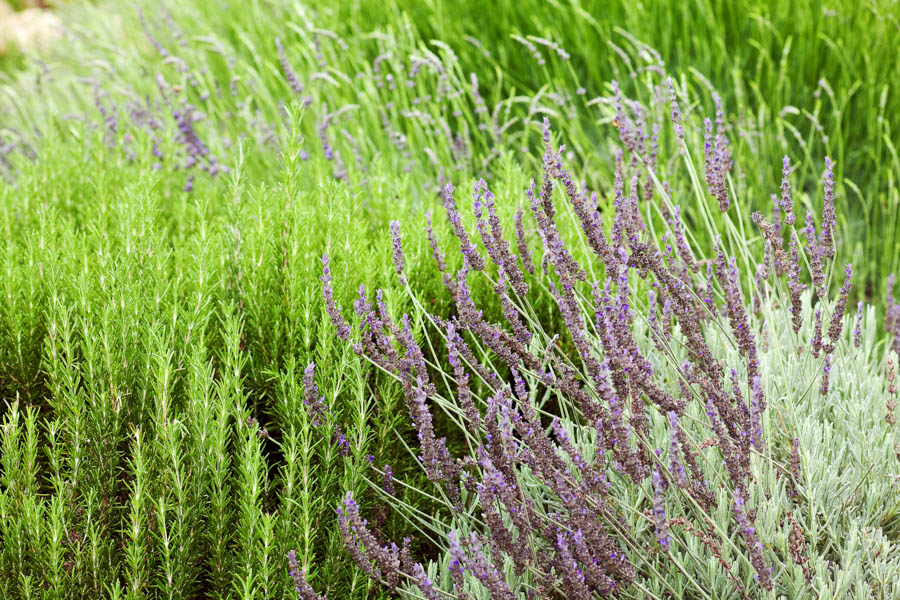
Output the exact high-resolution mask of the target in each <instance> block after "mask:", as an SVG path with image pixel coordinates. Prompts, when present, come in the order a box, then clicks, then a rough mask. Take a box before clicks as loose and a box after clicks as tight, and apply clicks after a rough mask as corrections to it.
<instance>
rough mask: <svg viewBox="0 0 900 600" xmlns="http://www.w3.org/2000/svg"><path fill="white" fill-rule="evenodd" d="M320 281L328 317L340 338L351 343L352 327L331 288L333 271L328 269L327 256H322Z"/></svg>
mask: <svg viewBox="0 0 900 600" xmlns="http://www.w3.org/2000/svg"><path fill="white" fill-rule="evenodd" d="M320 279H321V281H322V295H323V296H324V297H325V309H326V311H327V312H328V317H329V318H330V319H331V324H332V325H334V328H335V330H336V332H337V335H338V337H339V338H341V339H342V340H343V341H345V342H348V341H350V326H349V325H347V322H346V321H345V320H344V317H342V316H341V311H340V309H338V307H337V304H336V303H335V301H334V289H333V288H332V287H331V269H329V267H328V255H327V254H323V255H322V277H320Z"/></svg>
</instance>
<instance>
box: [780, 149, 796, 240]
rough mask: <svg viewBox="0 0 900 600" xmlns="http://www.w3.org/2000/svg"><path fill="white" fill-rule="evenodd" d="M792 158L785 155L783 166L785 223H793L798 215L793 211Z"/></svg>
mask: <svg viewBox="0 0 900 600" xmlns="http://www.w3.org/2000/svg"><path fill="white" fill-rule="evenodd" d="M790 175H791V159H790V158H789V157H788V156H785V157H784V159H782V168H781V210H783V211H784V223H785V225H788V226H790V225H793V224H794V222H795V221H796V217H795V216H794V213H793V208H794V201H793V200H792V199H791V181H790V179H789V177H790Z"/></svg>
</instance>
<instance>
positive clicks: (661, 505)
mask: <svg viewBox="0 0 900 600" xmlns="http://www.w3.org/2000/svg"><path fill="white" fill-rule="evenodd" d="M653 526H654V528H655V529H656V541H657V542H659V546H660V548H662V551H663V552H668V551H669V547H670V546H671V545H672V538H670V537H669V530H668V527H666V499H665V496H664V481H663V478H662V476H660V474H659V470H658V469H653Z"/></svg>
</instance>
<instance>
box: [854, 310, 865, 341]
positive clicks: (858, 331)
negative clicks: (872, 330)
mask: <svg viewBox="0 0 900 600" xmlns="http://www.w3.org/2000/svg"><path fill="white" fill-rule="evenodd" d="M862 316H863V303H862V300H860V301H859V302H857V303H856V325H855V326H854V327H853V345H854V346H855V347H856V348H859V347H860V346H861V345H862Z"/></svg>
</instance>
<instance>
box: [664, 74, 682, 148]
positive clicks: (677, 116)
mask: <svg viewBox="0 0 900 600" xmlns="http://www.w3.org/2000/svg"><path fill="white" fill-rule="evenodd" d="M666 83H667V84H668V86H669V102H670V104H671V106H672V124H673V125H674V126H675V135H676V136H677V137H678V141H681V142H683V141H684V127H682V126H681V109H680V108H679V107H678V98H677V97H676V95H675V85H674V84H673V83H672V79H671V78H669V79H667V80H666Z"/></svg>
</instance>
